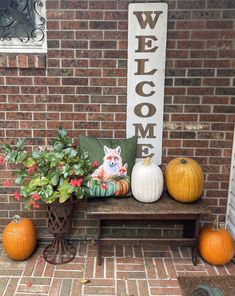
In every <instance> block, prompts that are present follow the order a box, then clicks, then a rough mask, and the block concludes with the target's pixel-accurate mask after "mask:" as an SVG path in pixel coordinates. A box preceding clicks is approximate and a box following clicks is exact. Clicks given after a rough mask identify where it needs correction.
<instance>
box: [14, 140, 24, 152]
mask: <svg viewBox="0 0 235 296" xmlns="http://www.w3.org/2000/svg"><path fill="white" fill-rule="evenodd" d="M16 147H17V148H18V149H19V150H20V149H23V148H24V139H19V141H18V142H17V143H16Z"/></svg>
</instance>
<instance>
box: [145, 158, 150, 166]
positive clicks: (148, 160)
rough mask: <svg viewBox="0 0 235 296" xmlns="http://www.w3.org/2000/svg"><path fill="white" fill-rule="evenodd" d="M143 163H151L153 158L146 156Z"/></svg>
mask: <svg viewBox="0 0 235 296" xmlns="http://www.w3.org/2000/svg"><path fill="white" fill-rule="evenodd" d="M143 164H144V165H150V164H151V158H150V157H147V158H145V159H144V161H143Z"/></svg>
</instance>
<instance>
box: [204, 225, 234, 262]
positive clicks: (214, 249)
mask: <svg viewBox="0 0 235 296" xmlns="http://www.w3.org/2000/svg"><path fill="white" fill-rule="evenodd" d="M198 249H199V253H200V255H201V257H202V258H203V259H204V260H205V261H207V262H208V263H210V264H214V265H224V264H226V263H228V262H229V261H230V260H231V259H232V258H233V255H234V241H233V239H232V236H231V234H230V233H229V232H228V230H226V229H225V228H223V227H220V226H219V222H218V220H216V221H215V222H214V225H213V226H205V227H204V228H203V229H202V230H201V232H200V234H199V244H198Z"/></svg>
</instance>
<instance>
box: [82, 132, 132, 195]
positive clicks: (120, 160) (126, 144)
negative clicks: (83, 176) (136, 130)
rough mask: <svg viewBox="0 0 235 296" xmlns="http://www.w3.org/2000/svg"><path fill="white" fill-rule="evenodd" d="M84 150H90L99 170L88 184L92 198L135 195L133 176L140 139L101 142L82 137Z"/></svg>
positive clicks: (90, 155)
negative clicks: (132, 182) (132, 189)
mask: <svg viewBox="0 0 235 296" xmlns="http://www.w3.org/2000/svg"><path fill="white" fill-rule="evenodd" d="M78 140H79V144H80V147H81V148H82V149H83V150H86V151H87V152H88V154H89V158H90V160H91V161H92V162H94V164H96V166H97V168H96V170H95V171H94V173H93V174H92V180H91V181H90V182H89V183H88V190H87V193H88V196H90V197H99V196H116V197H117V196H126V195H129V194H130V193H131V184H130V176H131V171H132V168H133V166H134V164H135V158H136V146H137V137H133V138H129V139H98V138H95V137H86V136H79V138H78Z"/></svg>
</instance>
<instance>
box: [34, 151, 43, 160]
mask: <svg viewBox="0 0 235 296" xmlns="http://www.w3.org/2000/svg"><path fill="white" fill-rule="evenodd" d="M41 155H42V152H40V151H36V150H34V151H33V152H32V157H33V158H34V159H39V158H41Z"/></svg>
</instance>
